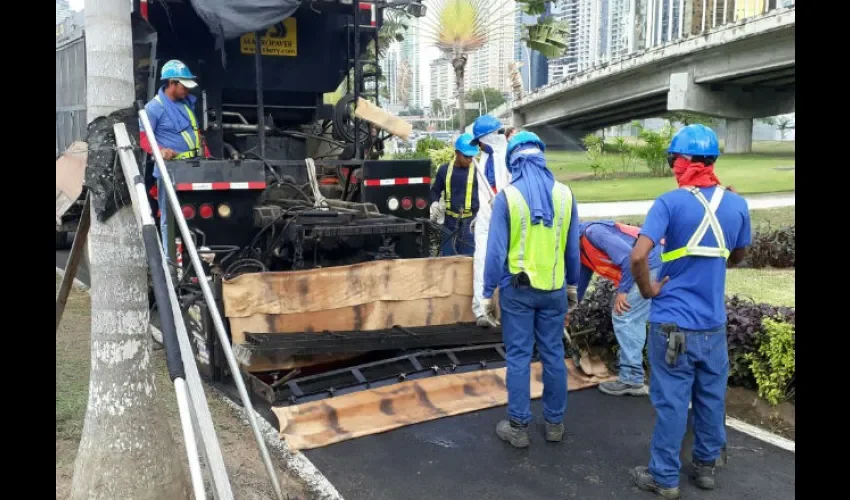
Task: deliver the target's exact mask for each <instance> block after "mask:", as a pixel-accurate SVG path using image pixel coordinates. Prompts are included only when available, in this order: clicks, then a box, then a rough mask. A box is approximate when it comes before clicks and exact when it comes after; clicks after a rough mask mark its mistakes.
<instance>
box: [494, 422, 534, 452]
mask: <svg viewBox="0 0 850 500" xmlns="http://www.w3.org/2000/svg"><path fill="white" fill-rule="evenodd" d="M496 435H497V436H499V438H500V439H501V440H502V441H507V442H509V443H511V446H513V447H514V448H528V445H530V444H531V440H530V438H529V436H528V424H520V423H516V422H513V421H510V422H509V421H507V420H502V421H500V422H499V423H498V424H496Z"/></svg>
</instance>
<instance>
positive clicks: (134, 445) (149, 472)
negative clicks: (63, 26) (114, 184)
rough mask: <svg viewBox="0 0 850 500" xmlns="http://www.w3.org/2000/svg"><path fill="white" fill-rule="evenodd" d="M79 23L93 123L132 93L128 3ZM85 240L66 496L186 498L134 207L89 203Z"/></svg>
mask: <svg viewBox="0 0 850 500" xmlns="http://www.w3.org/2000/svg"><path fill="white" fill-rule="evenodd" d="M85 24H86V66H87V68H86V69H87V79H86V87H87V96H86V101H87V102H86V107H87V108H88V109H87V114H88V117H89V119H90V120H92V121H95V120H98V119H101V117H105V116H107V115H110V114H111V113H112V112H114V111H117V110H119V109H120V108H121V107H123V106H129V105H130V104H131V103H132V102H133V99H134V98H135V90H134V84H133V42H132V32H131V27H130V5H129V3H128V2H127V1H126V0H100V1H98V2H86V8H85ZM109 128H110V129H111V128H112V127H111V125H109ZM89 161H91V156H89ZM92 168H93V167H92V166H90V167H89V169H90V170H91V169H92ZM118 175H120V174H118ZM90 193H91V194H92V196H94V197H104V196H106V194H103V193H97V192H95V191H90ZM92 201H93V202H94V203H93V204H92V205H93V207H97V206H98V205H99V202H98V201H97V198H94V199H93V200H92ZM88 245H89V257H90V270H91V305H92V323H91V357H92V359H91V374H90V379H89V395H88V405H87V407H86V416H85V421H84V424H83V432H82V437H81V439H80V447H79V449H78V451H77V459H76V463H75V464H74V478H73V482H72V486H71V494H70V498H71V500H82V499H91V498H127V499H129V498H175V499H182V498H189V490H188V483H187V481H186V474H185V469H184V467H183V461H182V460H181V457H180V455H179V448H178V447H177V445H176V443H175V441H174V438H173V436H172V435H171V432H170V430H169V427H168V424H167V421H166V420H165V418H166V416H165V413H164V411H163V410H164V409H163V407H162V400H161V399H158V396H157V392H158V391H157V388H156V385H155V383H154V364H153V360H152V354H151V339H150V334H149V333H148V295H147V282H148V279H147V263H146V261H145V249H144V246H143V244H142V237H141V232H140V231H139V226H138V225H137V223H136V219H135V217H134V215H133V209H132V208H131V207H130V206H124V207H123V208H121V209H119V210H118V212H117V213H115V214H114V215H113V216H112V217H111V218H109V219H108V220H106V221H105V222H102V221H101V220H100V219H99V218H98V217H97V214H96V213H95V210H94V209H92V211H91V232H90V234H89V240H88Z"/></svg>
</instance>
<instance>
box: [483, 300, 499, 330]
mask: <svg viewBox="0 0 850 500" xmlns="http://www.w3.org/2000/svg"><path fill="white" fill-rule="evenodd" d="M481 308H482V309H484V318H485V319H486V320H487V321H488V322H489V323H490V325H491V326H493V327H497V326H499V322H498V320H496V303H495V302H494V301H493V299H492V298H490V299H486V298H485V299H481Z"/></svg>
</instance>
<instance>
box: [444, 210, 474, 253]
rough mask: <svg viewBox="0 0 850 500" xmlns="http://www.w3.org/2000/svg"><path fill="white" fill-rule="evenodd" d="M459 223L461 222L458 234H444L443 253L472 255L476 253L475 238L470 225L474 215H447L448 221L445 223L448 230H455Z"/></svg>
mask: <svg viewBox="0 0 850 500" xmlns="http://www.w3.org/2000/svg"><path fill="white" fill-rule="evenodd" d="M458 224H461V228H460V231H458V232H457V234H453V235H451V236H449V234H447V233H446V234H444V236H443V245H442V255H443V256H444V257H448V256H450V255H472V254H474V253H475V238H474V237H473V234H472V230H471V229H470V227H469V225H470V224H472V217H467V218H465V219H460V220H458V219H456V218H454V217H452V216H450V215H447V216H446V221H445V223H444V224H443V227H445V228H446V229H447V230H449V231H451V232H454V231H455V230H456V229H457V227H458Z"/></svg>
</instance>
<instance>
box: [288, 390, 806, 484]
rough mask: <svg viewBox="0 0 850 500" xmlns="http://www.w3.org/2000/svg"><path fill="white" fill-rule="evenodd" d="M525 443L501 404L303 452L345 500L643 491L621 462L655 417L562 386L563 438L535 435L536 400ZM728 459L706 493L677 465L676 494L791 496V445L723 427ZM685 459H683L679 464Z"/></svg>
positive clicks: (639, 450)
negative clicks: (504, 431)
mask: <svg viewBox="0 0 850 500" xmlns="http://www.w3.org/2000/svg"><path fill="white" fill-rule="evenodd" d="M532 411H533V412H534V414H535V416H536V420H537V421H536V422H535V424H534V428H533V431H532V432H533V434H532V442H531V447H530V448H528V449H527V450H516V449H514V448H513V447H511V446H510V445H508V444H506V443H503V442H502V441H501V440H500V439H499V438H498V437H497V436H496V434H495V432H494V427H495V424H496V422H497V421H498V420H499V419H501V418H504V415H505V408H504V407H498V408H491V409H488V410H484V411H479V412H475V413H469V414H466V415H459V416H455V417H449V418H444V419H439V420H433V421H431V422H425V423H422V424H417V425H411V426H407V427H403V428H401V429H397V430H394V431H391V432H387V433H384V434H377V435H372V436H367V437H363V438H359V439H354V440H350V441H345V442H342V443H337V444H333V445H330V446H327V447H324V448H320V449H316V450H308V451H306V452H305V455H307V458H309V459H310V460H311V461H312V462H313V463H314V464H315V465H316V467H317V468H318V469H319V470H321V471H322V473H323V474H325V476H327V478H328V480H329V481H330V482H331V483H332V484H333V485H334V486H335V487H336V488H337V490H339V492H340V493H341V494H342V496H343V497H345V498H346V500H366V499H368V500H407V499H411V500H412V499H423V498H440V499H446V500H454V499H457V500H462V499H464V500H465V499H473V498H474V499H477V500H484V499H520V498H529V499H531V498H533V499H547V500H548V499H565V498H578V499H584V500H603V499H606V500H609V499H617V500H619V499H623V500H625V499H635V500H640V499H644V498H645V499H651V498H657V497H654V496H653V495H651V494H649V493H646V492H643V491H640V490H638V489H637V488H635V487H633V486H632V484H631V482H630V480H629V469H630V468H632V467H635V466H637V465H647V464H648V461H649V440H650V438H651V436H652V428H653V425H654V422H655V418H654V412H653V409H652V405H651V404H650V402H649V399H648V398H634V397H628V398H621V397H615V396H607V395H604V394H602V393H601V392H599V391H598V390H597V389H595V388H591V389H585V390H582V391H575V392H570V393H569V399H568V407H567V416H566V421H565V424H566V430H567V433H566V435H565V438H564V442H563V443H558V444H555V443H547V442H545V441H544V440H543V436H542V429H541V426H542V417H541V416H540V415H541V414H542V413H541V412H542V404H541V402H540V401H539V400H537V401H533V402H532ZM727 432H728V465H727V466H726V467H725V468H722V469H719V472H718V476H717V482H718V487H717V489H716V490H714V491H703V490H698V489H697V488H696V487H694V486H692V485H691V484H690V483H689V482H688V479H687V475H686V471H687V469H686V468H684V467H683V474H682V476H681V484H680V487H681V489H682V497H683V498H684V499H700V500H715V499H716V500H720V499H723V500H745V499H752V500H756V499H759V500H762V499H768V498H769V499H771V500H785V499H793V498H795V493H794V486H795V459H794V453H792V452H790V451H785V450H783V449H781V448H778V447H775V446H773V445H770V444H768V443H765V442H763V441H760V440H757V439H755V438H752V437H750V436H748V435H746V434H743V433H741V432H738V431H735V430H733V429H729V428H727ZM683 465H684V464H683Z"/></svg>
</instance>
